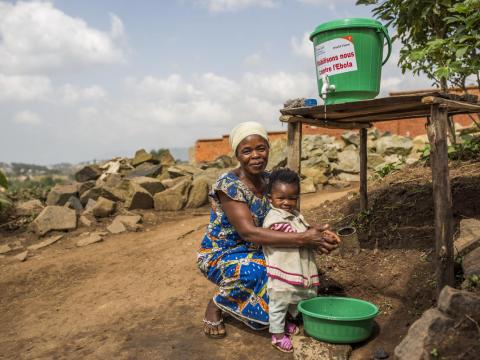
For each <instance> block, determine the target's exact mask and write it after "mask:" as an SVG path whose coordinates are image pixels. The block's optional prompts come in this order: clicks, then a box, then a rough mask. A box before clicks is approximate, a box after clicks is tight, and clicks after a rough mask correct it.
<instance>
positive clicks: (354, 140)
mask: <svg viewBox="0 0 480 360" xmlns="http://www.w3.org/2000/svg"><path fill="white" fill-rule="evenodd" d="M342 139H343V141H345V144H346V145H350V144H353V145H355V146H360V135H359V133H358V131H346V132H344V133H343V134H342Z"/></svg>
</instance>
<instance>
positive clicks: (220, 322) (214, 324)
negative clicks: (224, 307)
mask: <svg viewBox="0 0 480 360" xmlns="http://www.w3.org/2000/svg"><path fill="white" fill-rule="evenodd" d="M203 323H204V324H205V325H207V326H206V327H205V326H204V327H203V333H204V334H205V335H207V336H208V337H209V338H212V339H221V338H224V337H225V336H227V333H226V332H225V329H224V332H223V333H222V334H212V333H210V332H207V331H206V329H210V330H212V329H213V328H214V327H217V331H218V326H220V325H223V318H222V319H220V320H218V321H210V320H207V319H203Z"/></svg>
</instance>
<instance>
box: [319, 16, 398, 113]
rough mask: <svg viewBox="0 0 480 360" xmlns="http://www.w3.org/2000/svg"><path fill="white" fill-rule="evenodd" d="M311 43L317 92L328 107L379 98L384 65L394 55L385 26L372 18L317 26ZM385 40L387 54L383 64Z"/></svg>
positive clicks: (346, 20)
mask: <svg viewBox="0 0 480 360" xmlns="http://www.w3.org/2000/svg"><path fill="white" fill-rule="evenodd" d="M310 40H311V41H313V46H314V48H315V64H316V67H317V84H318V92H319V95H320V96H321V97H322V98H323V99H324V101H325V103H326V104H327V105H331V104H340V103H345V102H350V101H357V100H366V99H373V98H374V97H375V96H377V95H378V93H379V92H380V78H381V72H382V65H384V64H385V63H386V62H387V60H388V58H389V57H390V54H391V52H392V42H391V40H390V36H388V32H387V29H386V28H385V26H383V25H382V24H381V23H379V22H378V21H376V20H372V19H363V18H351V19H341V20H335V21H330V22H327V23H324V24H321V25H319V26H317V28H316V29H315V31H314V32H313V33H312V34H311V35H310ZM385 40H386V41H387V45H388V53H387V56H386V58H385V59H384V60H383V61H382V59H383V47H384V41H385ZM325 76H327V78H325ZM324 85H325V87H324ZM322 89H323V94H322ZM322 95H323V96H322Z"/></svg>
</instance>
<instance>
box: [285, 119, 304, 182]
mask: <svg viewBox="0 0 480 360" xmlns="http://www.w3.org/2000/svg"><path fill="white" fill-rule="evenodd" d="M301 159H302V123H300V122H293V123H288V130H287V167H289V168H290V169H292V170H294V171H296V172H298V173H299V174H300V170H301V169H300V161H301Z"/></svg>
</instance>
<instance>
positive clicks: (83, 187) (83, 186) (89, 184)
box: [78, 180, 95, 196]
mask: <svg viewBox="0 0 480 360" xmlns="http://www.w3.org/2000/svg"><path fill="white" fill-rule="evenodd" d="M94 187H95V181H94V180H90V181H85V182H83V183H80V185H79V186H78V195H79V196H82V195H83V194H84V193H85V192H87V191H88V190H90V189H93V188H94Z"/></svg>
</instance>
